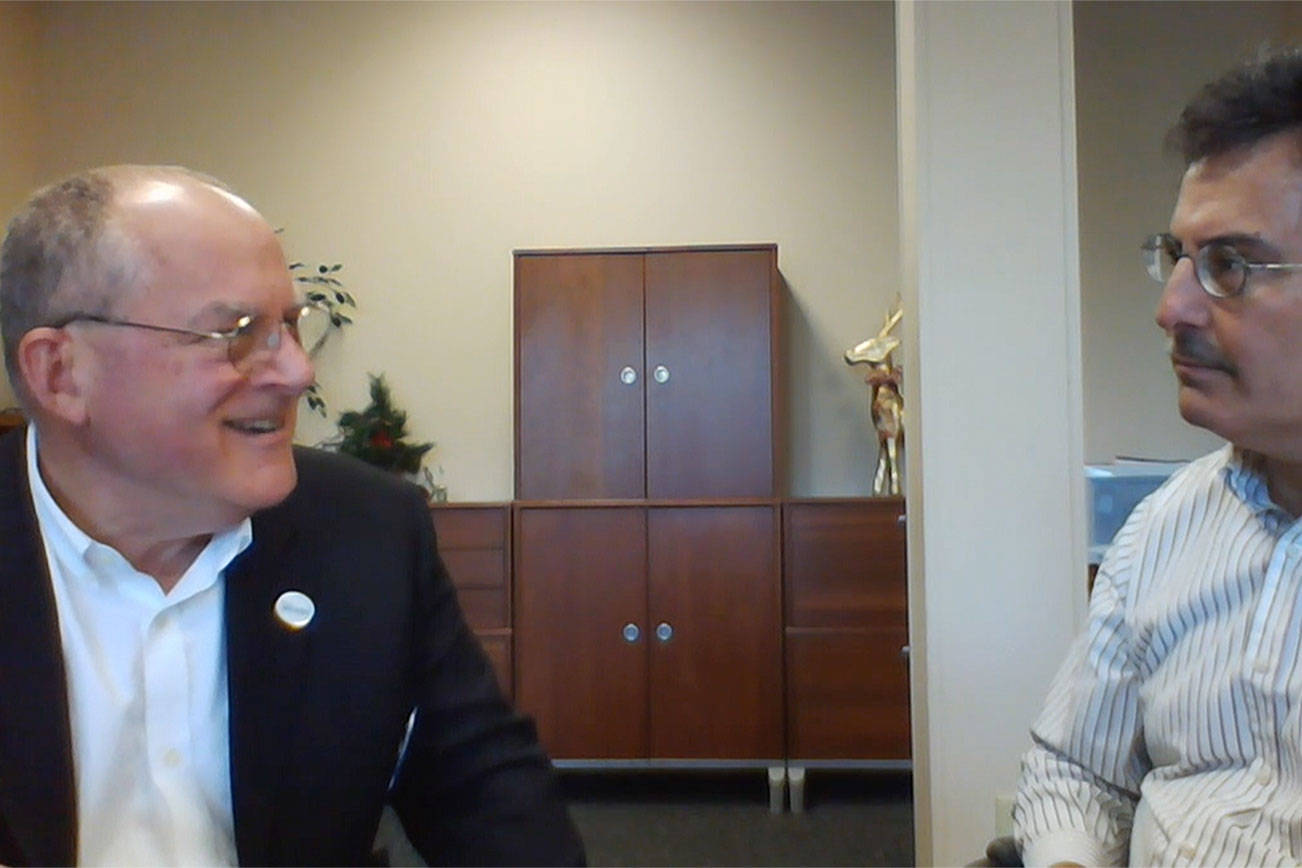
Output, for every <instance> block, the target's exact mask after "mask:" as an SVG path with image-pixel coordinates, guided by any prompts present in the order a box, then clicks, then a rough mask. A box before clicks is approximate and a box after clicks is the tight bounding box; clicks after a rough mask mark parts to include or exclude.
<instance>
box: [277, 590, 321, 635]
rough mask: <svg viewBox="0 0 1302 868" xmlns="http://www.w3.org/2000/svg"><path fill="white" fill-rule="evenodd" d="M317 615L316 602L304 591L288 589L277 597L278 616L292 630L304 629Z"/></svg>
mask: <svg viewBox="0 0 1302 868" xmlns="http://www.w3.org/2000/svg"><path fill="white" fill-rule="evenodd" d="M315 615H316V604H315V603H313V602H312V598H311V597H309V596H308V595H307V594H305V593H303V592H302V591H286V592H285V593H283V594H281V595H280V596H279V597H277V598H276V617H277V618H279V619H280V620H281V621H282V622H283V623H284V625H285V626H286V627H288V628H289V629H291V630H302V629H303V628H304V627H306V626H307V625H308V624H309V623H311V621H312V618H313V617H314V616H315Z"/></svg>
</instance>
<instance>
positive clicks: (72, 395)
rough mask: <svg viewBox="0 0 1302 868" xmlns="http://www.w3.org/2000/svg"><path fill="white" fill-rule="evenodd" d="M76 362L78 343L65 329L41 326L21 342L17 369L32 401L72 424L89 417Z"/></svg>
mask: <svg viewBox="0 0 1302 868" xmlns="http://www.w3.org/2000/svg"><path fill="white" fill-rule="evenodd" d="M82 361H83V364H84V363H85V360H84V359H83V360H82ZM76 363H77V347H76V345H75V342H74V341H73V340H72V338H71V337H70V336H69V335H68V333H67V332H66V331H65V330H64V329H56V328H49V327H46V326H41V327H39V328H34V329H32V330H31V331H29V332H27V334H25V335H23V337H22V339H21V340H20V341H19V342H18V370H19V373H20V374H21V375H22V378H23V384H24V385H25V386H26V387H27V394H28V395H29V396H30V399H31V401H32V403H33V404H35V405H36V406H37V407H39V408H40V409H41V411H42V412H44V413H47V414H49V415H50V416H53V417H55V418H57V419H59V420H61V421H63V422H65V423H67V424H70V425H81V424H82V423H83V422H85V421H86V402H85V389H84V388H83V385H82V382H81V378H79V377H78V376H77V373H78V372H77V370H76Z"/></svg>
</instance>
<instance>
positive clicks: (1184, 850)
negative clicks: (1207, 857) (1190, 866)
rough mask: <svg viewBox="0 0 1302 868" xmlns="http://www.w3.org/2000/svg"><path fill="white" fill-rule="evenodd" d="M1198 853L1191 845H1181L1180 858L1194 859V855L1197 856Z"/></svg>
mask: <svg viewBox="0 0 1302 868" xmlns="http://www.w3.org/2000/svg"><path fill="white" fill-rule="evenodd" d="M1197 853H1198V851H1197V850H1195V849H1194V848H1193V847H1191V846H1189V845H1188V844H1181V845H1180V858H1182V859H1193V857H1194V856H1196V855H1197Z"/></svg>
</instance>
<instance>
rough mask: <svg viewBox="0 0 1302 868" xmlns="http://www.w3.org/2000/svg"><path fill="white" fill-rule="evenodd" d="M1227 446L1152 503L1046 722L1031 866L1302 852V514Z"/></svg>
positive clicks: (1024, 807) (1030, 790) (1023, 795)
mask: <svg viewBox="0 0 1302 868" xmlns="http://www.w3.org/2000/svg"><path fill="white" fill-rule="evenodd" d="M1257 464H1259V461H1258V460H1257V459H1256V458H1254V457H1252V456H1244V455H1242V454H1240V453H1238V452H1236V451H1235V450H1233V449H1232V448H1231V447H1229V446H1226V447H1224V448H1223V449H1221V450H1218V451H1217V452H1214V453H1212V454H1211V455H1207V456H1204V457H1203V458H1201V459H1199V460H1198V461H1195V462H1192V463H1191V464H1190V465H1189V466H1187V467H1186V468H1184V469H1183V470H1181V471H1180V472H1178V473H1177V474H1176V475H1174V476H1173V477H1172V478H1171V479H1170V480H1169V481H1168V482H1167V483H1166V484H1165V485H1164V486H1162V487H1161V488H1159V489H1158V490H1157V491H1156V492H1154V493H1153V494H1152V495H1151V496H1150V497H1149V498H1148V499H1147V500H1145V501H1143V502H1142V503H1141V504H1140V505H1139V506H1138V507H1137V508H1136V509H1135V511H1134V513H1133V514H1132V515H1131V517H1130V519H1129V520H1128V521H1127V522H1126V524H1125V526H1124V527H1123V528H1122V529H1121V531H1120V532H1119V533H1118V534H1117V537H1116V540H1115V541H1114V543H1113V545H1112V547H1111V549H1110V550H1109V552H1108V554H1107V556H1106V557H1105V558H1104V560H1103V563H1102V565H1101V566H1100V568H1099V572H1098V577H1097V580H1096V583H1095V586H1094V593H1093V595H1092V597H1091V600H1090V619H1089V626H1088V628H1087V630H1086V632H1085V633H1084V634H1083V635H1082V636H1081V637H1080V638H1079V639H1077V641H1076V643H1075V645H1074V646H1073V648H1072V651H1071V653H1070V654H1069V656H1068V658H1067V661H1066V662H1065V663H1064V664H1063V667H1062V669H1061V670H1060V671H1059V673H1058V675H1057V677H1056V678H1055V679H1054V682H1053V686H1052V687H1051V689H1050V692H1049V698H1048V700H1047V702H1046V705H1045V708H1044V711H1043V712H1042V713H1041V715H1040V717H1039V719H1038V720H1037V721H1036V722H1035V725H1034V727H1033V728H1032V737H1033V740H1034V747H1033V748H1032V749H1031V750H1030V751H1029V752H1028V753H1027V754H1026V757H1025V759H1024V761H1023V773H1022V782H1021V786H1020V788H1019V792H1018V798H1017V804H1016V807H1015V808H1014V829H1015V833H1016V835H1017V838H1018V840H1019V843H1021V844H1022V846H1023V858H1024V860H1025V862H1026V864H1027V865H1038V864H1046V863H1048V862H1051V861H1057V860H1073V861H1078V862H1081V863H1082V864H1086V865H1098V864H1121V863H1123V862H1124V861H1126V860H1127V857H1128V860H1129V863H1130V864H1131V865H1280V864H1298V863H1299V862H1300V861H1302V656H1300V655H1299V648H1300V647H1302V521H1295V520H1294V519H1293V517H1292V516H1290V515H1289V514H1288V513H1286V512H1285V511H1284V510H1282V509H1281V508H1279V507H1278V506H1276V505H1274V504H1273V503H1272V502H1271V501H1270V497H1269V493H1268V491H1267V486H1266V481H1265V479H1264V477H1263V476H1262V474H1261V473H1260V471H1259V469H1258V468H1257Z"/></svg>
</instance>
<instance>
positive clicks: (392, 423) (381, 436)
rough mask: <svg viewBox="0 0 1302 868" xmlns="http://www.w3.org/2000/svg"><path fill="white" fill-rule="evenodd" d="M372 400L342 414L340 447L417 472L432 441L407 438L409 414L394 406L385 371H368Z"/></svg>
mask: <svg viewBox="0 0 1302 868" xmlns="http://www.w3.org/2000/svg"><path fill="white" fill-rule="evenodd" d="M367 376H369V377H370V380H371V403H370V404H369V405H368V406H367V407H366V408H364V409H362V410H360V411H358V410H349V411H347V412H345V413H342V414H340V416H339V434H340V438H341V439H340V441H339V451H340V452H342V453H344V454H345V455H352V456H353V457H355V458H360V459H361V460H363V461H365V462H366V463H367V464H373V465H375V466H376V467H380V468H383V469H384V470H389V471H394V472H399V473H411V474H417V473H419V472H420V469H421V466H420V465H421V459H423V458H424V457H425V453H426V452H429V451H430V450H431V449H433V448H434V444H433V443H409V442H407V440H406V438H407V414H406V413H405V412H404V411H402V410H399V409H398V408H397V407H395V406H393V396H392V395H391V394H390V393H389V385H388V383H386V382H385V381H384V375H383V374H378V375H377V374H368V375H367Z"/></svg>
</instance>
